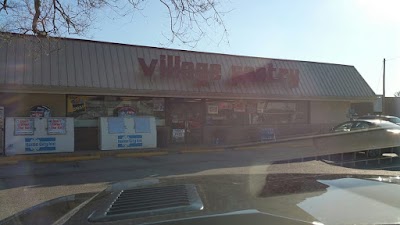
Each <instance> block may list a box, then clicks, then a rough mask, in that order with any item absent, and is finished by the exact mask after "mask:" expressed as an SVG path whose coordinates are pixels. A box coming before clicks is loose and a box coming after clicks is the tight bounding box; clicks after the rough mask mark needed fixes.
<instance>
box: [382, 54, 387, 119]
mask: <svg viewBox="0 0 400 225" xmlns="http://www.w3.org/2000/svg"><path fill="white" fill-rule="evenodd" d="M385 64H386V59H385V58H383V82H382V83H383V87H382V90H383V91H382V114H383V115H384V114H385V93H386V91H385V86H386V85H385V83H386V80H385V69H386V68H385V67H386V66H385Z"/></svg>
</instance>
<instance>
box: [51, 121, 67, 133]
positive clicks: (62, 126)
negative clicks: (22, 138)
mask: <svg viewBox="0 0 400 225" xmlns="http://www.w3.org/2000/svg"><path fill="white" fill-rule="evenodd" d="M66 123H67V120H66V119H65V118H50V119H47V134H60V135H63V134H66V133H67V127H66Z"/></svg>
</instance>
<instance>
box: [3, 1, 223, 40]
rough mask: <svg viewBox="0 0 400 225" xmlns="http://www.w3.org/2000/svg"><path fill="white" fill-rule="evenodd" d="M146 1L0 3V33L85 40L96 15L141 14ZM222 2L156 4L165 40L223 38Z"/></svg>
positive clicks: (164, 2) (161, 2)
mask: <svg viewBox="0 0 400 225" xmlns="http://www.w3.org/2000/svg"><path fill="white" fill-rule="evenodd" d="M147 1H148V0H75V1H74V0H0V31H2V32H13V33H21V34H33V35H36V36H38V37H49V36H52V37H63V36H68V35H81V36H85V34H86V32H87V31H88V29H89V28H90V27H91V25H92V24H93V22H94V20H95V16H96V14H97V13H99V12H102V11H106V10H108V9H111V10H112V12H114V13H116V14H117V16H121V17H123V16H126V15H131V14H132V13H134V12H135V11H141V10H143V9H144V8H143V7H145V5H146V4H145V3H146V2H147ZM220 1H222V0H159V2H160V4H162V5H163V6H165V9H166V11H167V12H168V15H169V30H170V32H169V34H168V36H166V38H167V39H168V40H169V41H171V42H175V41H176V40H178V41H179V42H181V43H183V44H186V45H189V46H195V45H196V44H197V43H198V42H199V41H200V40H201V39H202V38H203V37H204V35H205V34H206V32H205V30H207V28H209V27H213V28H219V29H221V32H219V33H220V34H221V40H223V39H225V40H226V38H227V29H226V27H225V24H224V21H223V16H224V14H225V12H223V11H222V10H221V9H219V7H220Z"/></svg>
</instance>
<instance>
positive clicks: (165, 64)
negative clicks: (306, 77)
mask: <svg viewBox="0 0 400 225" xmlns="http://www.w3.org/2000/svg"><path fill="white" fill-rule="evenodd" d="M138 61H139V65H140V67H141V68H142V71H143V74H144V75H145V76H150V77H151V76H153V75H154V72H155V70H156V67H157V65H158V66H159V72H160V76H161V77H177V78H183V79H193V80H195V81H196V85H198V86H206V85H207V84H208V82H211V81H215V80H217V81H218V80H221V79H222V66H221V64H208V63H202V62H199V63H193V62H188V61H181V57H180V56H171V55H160V59H159V60H157V59H152V60H151V62H150V64H146V62H145V60H144V59H143V58H138ZM230 72H231V77H230V79H229V82H230V83H231V84H233V85H237V84H240V83H245V82H256V83H260V82H273V81H283V82H286V83H287V84H288V86H289V87H290V88H295V87H298V86H299V81H300V78H299V74H300V71H299V70H298V69H288V68H275V67H274V65H273V64H272V63H268V64H267V65H266V66H265V67H251V66H244V67H243V66H237V65H232V66H231V71H230Z"/></svg>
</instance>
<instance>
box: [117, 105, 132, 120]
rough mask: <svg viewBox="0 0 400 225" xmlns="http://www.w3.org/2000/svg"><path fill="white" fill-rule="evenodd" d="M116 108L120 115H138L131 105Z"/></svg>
mask: <svg viewBox="0 0 400 225" xmlns="http://www.w3.org/2000/svg"><path fill="white" fill-rule="evenodd" d="M116 110H117V113H118V117H133V116H135V115H136V110H135V109H134V108H132V107H129V106H124V107H118V108H117V109H116Z"/></svg>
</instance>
